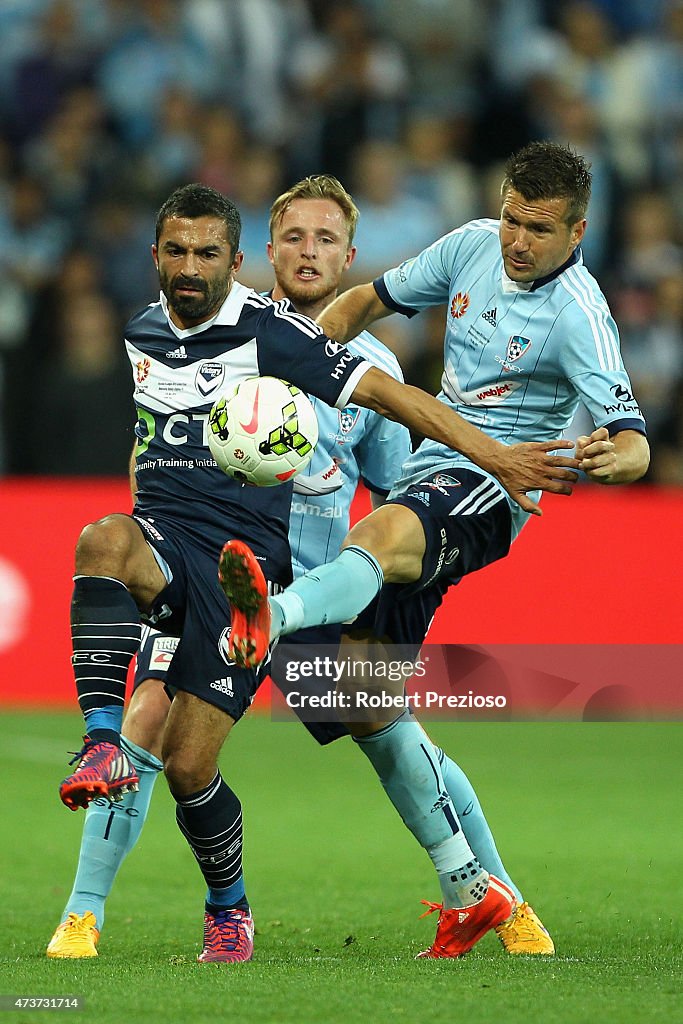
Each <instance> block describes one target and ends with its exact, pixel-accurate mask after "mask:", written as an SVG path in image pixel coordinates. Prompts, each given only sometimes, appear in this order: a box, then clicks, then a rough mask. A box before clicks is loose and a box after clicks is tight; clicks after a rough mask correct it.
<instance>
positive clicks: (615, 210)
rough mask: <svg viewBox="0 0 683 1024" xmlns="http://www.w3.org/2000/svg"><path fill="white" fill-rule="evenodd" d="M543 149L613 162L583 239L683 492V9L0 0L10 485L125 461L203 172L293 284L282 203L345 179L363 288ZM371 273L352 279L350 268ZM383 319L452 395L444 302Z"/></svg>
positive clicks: (0, 466) (410, 367) (2, 454)
mask: <svg viewBox="0 0 683 1024" xmlns="http://www.w3.org/2000/svg"><path fill="white" fill-rule="evenodd" d="M535 138H548V139H553V140H555V141H559V142H563V143H564V142H568V143H570V144H571V145H573V146H574V147H575V148H576V149H577V150H579V151H580V152H581V153H583V154H584V155H586V156H587V157H588V158H589V159H590V160H591V162H592V169H593V175H594V186H593V200H592V204H591V208H590V210H589V228H588V234H587V238H586V243H585V246H584V256H585V260H586V263H587V264H588V266H589V267H590V269H591V270H592V271H593V273H594V274H595V275H596V276H597V277H598V279H599V281H600V282H601V285H602V287H603V290H604V292H605V294H606V295H607V298H608V300H609V302H610V304H611V307H612V310H613V312H614V315H615V318H616V320H617V322H618V324H619V327H620V330H621V336H622V343H623V351H624V357H625V361H626V364H627V367H628V369H629V371H630V373H631V377H632V380H633V385H634V390H635V391H636V394H637V395H638V397H639V399H640V401H641V404H642V405H643V408H644V411H645V414H646V417H647V420H648V425H649V431H650V438H651V443H652V447H653V463H652V467H651V469H650V472H649V474H648V477H647V480H649V481H651V482H658V483H665V484H677V485H683V0H356V2H351V0H339V2H337V0H98V2H97V3H93V2H92V0H0V238H1V239H2V244H1V245H0V266H1V268H2V278H1V279H2V291H1V293H0V413H1V420H0V423H1V429H0V474H10V473H31V474H33V473H47V474H75V475H88V474H111V473H115V474H116V473H121V474H123V473H125V472H126V465H127V459H128V455H129V452H130V447H131V444H132V438H133V434H132V426H133V418H134V417H133V408H132V404H131V398H130V392H131V384H130V373H129V369H128V367H127V364H126V362H125V358H124V352H123V345H122V340H121V339H122V327H123V325H124V324H125V322H126V320H127V318H128V316H129V315H130V314H131V313H132V312H133V311H135V310H136V309H138V308H139V307H141V306H142V305H144V304H146V303H147V302H149V301H152V300H153V299H154V298H155V296H156V295H157V294H158V283H157V279H156V274H155V272H154V267H153V264H152V261H151V257H150V251H149V250H150V244H151V242H152V241H153V235H154V220H155V215H156V210H157V209H158V207H159V205H160V204H161V203H162V202H163V200H164V199H165V198H166V196H167V195H168V194H169V192H170V191H171V190H172V189H173V188H175V187H176V186H177V185H179V184H183V183H186V182H188V181H202V182H205V183H207V184H211V185H213V186H215V187H216V188H218V189H220V190H221V191H224V192H225V193H227V194H228V195H229V196H230V197H231V198H232V199H234V201H235V202H236V203H237V205H238V207H239V209H240V211H241V213H242V217H243V222H244V229H243V236H242V248H243V249H244V251H245V261H244V266H243V268H242V270H241V271H240V279H241V280H242V281H243V282H244V283H246V284H250V285H253V286H254V287H257V288H260V289H264V288H267V287H269V286H270V284H271V275H270V267H269V264H268V262H267V260H266V255H265V245H266V241H267V239H268V211H269V207H270V204H271V202H272V200H273V198H274V197H275V196H276V195H277V194H278V192H280V191H282V190H283V189H284V188H286V187H288V186H289V185H290V184H291V183H292V182H293V181H295V180H297V179H298V178H300V177H302V176H303V175H306V174H314V173H319V172H322V171H325V172H328V173H332V174H336V175H337V176H338V177H339V178H340V179H341V180H342V182H343V183H344V184H345V185H346V187H347V188H348V189H349V190H350V191H351V192H352V193H353V195H354V197H355V199H356V201H357V203H358V205H359V207H360V210H361V218H360V223H359V228H358V233H357V238H356V241H357V244H358V257H357V260H356V263H355V265H354V268H353V269H352V272H350V273H349V275H348V283H349V284H352V283H354V282H357V281H361V280H368V279H370V278H372V277H373V276H375V275H376V274H377V273H379V272H381V271H382V270H384V269H386V268H388V267H390V266H393V265H394V264H396V263H397V262H399V261H400V260H402V259H404V258H406V257H408V256H410V255H414V254H415V253H416V252H417V251H418V250H419V249H421V248H422V247H423V246H424V245H426V244H428V243H429V242H431V241H433V240H434V239H435V238H437V237H438V236H440V235H441V234H443V233H444V232H446V231H448V230H450V229H451V228H453V227H455V226H457V225H458V224H461V223H463V222H464V221H467V220H469V219H471V218H473V217H478V216H494V217H495V216H497V215H498V210H499V186H500V178H501V164H502V161H504V159H505V158H506V156H507V155H508V154H509V153H510V152H511V151H513V150H514V149H516V148H517V147H518V146H520V145H522V144H524V143H526V142H527V141H529V140H531V139H535ZM351 275H353V276H351ZM377 333H378V334H379V335H380V336H381V337H382V338H383V339H384V340H385V341H387V343H388V344H390V345H391V347H392V348H393V349H394V350H395V351H396V352H397V354H398V355H399V358H400V360H401V362H402V365H403V367H404V371H405V374H406V378H407V379H408V380H409V381H411V382H412V383H416V384H418V385H420V386H422V387H424V388H426V389H427V390H430V391H432V392H434V391H436V390H438V387H439V376H440V369H441V358H442V357H441V351H442V338H443V312H442V311H441V310H433V311H431V312H430V313H428V314H423V315H422V316H420V317H417V318H415V319H414V320H412V321H410V322H407V321H406V322H403V318H399V317H392V318H390V319H389V320H387V321H383V322H382V324H381V325H379V328H378V330H377Z"/></svg>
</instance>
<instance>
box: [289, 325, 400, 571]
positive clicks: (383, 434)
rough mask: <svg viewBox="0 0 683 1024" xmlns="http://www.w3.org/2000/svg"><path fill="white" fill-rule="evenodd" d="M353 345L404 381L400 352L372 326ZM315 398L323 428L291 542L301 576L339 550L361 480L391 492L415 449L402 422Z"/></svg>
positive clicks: (299, 482)
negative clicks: (335, 406) (391, 348)
mask: <svg viewBox="0 0 683 1024" xmlns="http://www.w3.org/2000/svg"><path fill="white" fill-rule="evenodd" d="M347 347H348V348H349V349H350V350H351V351H352V352H353V353H354V355H359V356H362V358H363V359H366V360H367V361H368V362H370V363H373V364H374V365H375V366H378V367H379V368H380V369H381V370H384V371H385V373H388V374H390V375H391V376H392V377H395V378H396V380H399V381H402V380H403V375H402V373H401V367H400V366H399V364H398V360H397V359H396V357H395V356H394V355H393V353H392V352H390V351H389V349H388V348H386V346H385V345H383V344H382V343H381V342H380V341H378V340H377V338H374V337H373V336H372V334H368V332H367V331H363V332H362V333H361V334H360V335H359V336H358V337H357V338H355V339H354V340H353V341H351V342H349V344H348V346H347ZM310 397H311V401H312V402H313V405H314V407H315V412H316V415H317V417H318V425H319V430H320V433H319V440H318V444H317V447H316V450H315V454H314V455H313V459H312V460H311V464H310V466H309V468H308V471H307V472H306V473H302V474H300V475H299V476H298V477H296V478H295V481H294V494H293V496H292V511H291V517H290V521H289V543H290V547H291V549H292V569H293V572H294V576H295V578H296V577H297V576H300V575H301V574H302V573H303V572H305V571H306V570H308V569H312V568H314V566H317V565H320V564H321V563H322V562H327V561H329V560H330V559H331V558H334V557H336V555H338V554H339V548H340V547H341V543H342V541H343V540H344V537H345V536H346V534H347V533H348V531H349V510H350V507H351V502H352V500H353V496H354V494H355V491H356V486H357V484H358V481H359V479H362V480H363V483H364V484H365V485H366V486H367V487H368V488H369V489H370V490H371V491H375V492H376V493H378V494H382V495H386V494H388V493H389V491H390V490H391V487H392V485H393V483H394V481H395V480H396V479H397V477H398V476H399V475H400V473H401V466H402V464H403V463H404V462H405V460H406V459H407V457H408V455H409V454H410V436H409V434H408V431H407V430H406V428H405V427H403V426H401V424H400V423H395V422H393V421H392V420H388V419H385V418H384V416H380V415H379V413H376V412H372V410H371V409H363V408H361V407H360V406H357V405H347V406H346V407H345V408H344V409H340V410H337V409H332V408H330V406H329V405H325V403H324V402H321V401H320V400H319V399H317V398H313V397H312V396H310Z"/></svg>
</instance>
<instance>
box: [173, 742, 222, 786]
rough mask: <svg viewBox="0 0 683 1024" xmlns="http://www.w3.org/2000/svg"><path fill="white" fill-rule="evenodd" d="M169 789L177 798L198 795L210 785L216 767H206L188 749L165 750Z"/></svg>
mask: <svg viewBox="0 0 683 1024" xmlns="http://www.w3.org/2000/svg"><path fill="white" fill-rule="evenodd" d="M162 759H163V763H164V774H165V776H166V781H167V782H168V788H169V789H170V791H171V793H172V795H173V796H174V797H176V798H178V797H187V796H190V795H191V794H192V793H198V792H199V790H200V789H204V788H205V787H206V786H208V785H209V783H210V782H211V780H212V779H213V777H214V775H215V774H216V766H215V765H208V766H207V765H205V764H204V763H202V762H201V761H198V760H196V759H194V758H193V757H192V756H191V755H190V754H189V751H188V750H187V748H183V749H180V750H173V751H168V750H165V751H164V752H163V755H162Z"/></svg>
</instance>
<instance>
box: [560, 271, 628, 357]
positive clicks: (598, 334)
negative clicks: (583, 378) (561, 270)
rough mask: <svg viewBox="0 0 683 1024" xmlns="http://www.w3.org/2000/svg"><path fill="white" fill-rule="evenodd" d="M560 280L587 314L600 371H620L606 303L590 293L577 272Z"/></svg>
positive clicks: (567, 272) (567, 274)
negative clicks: (608, 321)
mask: <svg viewBox="0 0 683 1024" xmlns="http://www.w3.org/2000/svg"><path fill="white" fill-rule="evenodd" d="M560 280H561V281H562V284H563V285H564V287H565V288H566V290H567V291H568V292H569V294H570V295H571V296H572V297H573V298H574V299H576V303H577V305H578V306H579V308H580V309H581V310H583V312H584V313H585V314H586V318H587V319H588V323H589V324H590V328H591V332H592V334H593V338H594V340H595V348H596V352H597V355H598V361H599V363H600V369H601V370H604V371H609V370H618V369H619V368H620V364H621V360H620V358H619V351H618V346H617V342H616V339H615V337H614V334H613V332H612V331H611V330H610V328H609V325H608V323H607V316H608V313H607V308H606V306H605V304H604V302H602V301H600V300H598V299H596V297H595V296H594V295H591V294H590V293H589V292H588V290H587V288H586V286H585V282H581V280H580V278H579V275H578V273H577V271H575V270H568V271H566V272H565V274H563V275H561V277H560Z"/></svg>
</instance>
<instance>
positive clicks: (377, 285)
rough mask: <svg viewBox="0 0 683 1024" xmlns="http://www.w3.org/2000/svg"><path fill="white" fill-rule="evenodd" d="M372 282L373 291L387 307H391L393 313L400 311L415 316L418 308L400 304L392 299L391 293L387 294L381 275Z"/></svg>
mask: <svg viewBox="0 0 683 1024" xmlns="http://www.w3.org/2000/svg"><path fill="white" fill-rule="evenodd" d="M372 284H373V287H374V289H375V291H376V292H377V294H378V295H379V297H380V299H381V300H382V302H383V303H384V305H385V306H386V307H387V309H393V311H394V312H395V313H401V314H402V315H403V316H407V317H409V318H410V317H412V316H417V314H418V313H419V312H420V311H419V309H413V307H412V306H402V305H401V303H400V302H396V300H395V299H392V297H391V295H390V294H389V289H388V288H387V286H386V284H385V283H384V278H383V277H377V278H375V280H374V281H373V282H372Z"/></svg>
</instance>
